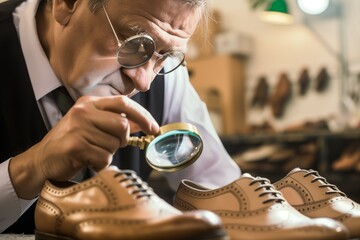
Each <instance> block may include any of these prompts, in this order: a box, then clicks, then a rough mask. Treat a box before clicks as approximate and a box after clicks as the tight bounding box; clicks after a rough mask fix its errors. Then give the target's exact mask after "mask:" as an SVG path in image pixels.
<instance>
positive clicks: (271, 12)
mask: <svg viewBox="0 0 360 240" xmlns="http://www.w3.org/2000/svg"><path fill="white" fill-rule="evenodd" d="M260 19H261V20H263V21H265V22H270V23H275V24H283V25H289V24H292V23H293V22H294V17H293V16H292V15H291V14H290V13H289V9H288V5H287V3H286V1H285V0H272V1H270V2H269V4H268V6H267V7H266V9H265V10H264V11H263V12H261V13H260Z"/></svg>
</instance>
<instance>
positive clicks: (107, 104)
mask: <svg viewBox="0 0 360 240" xmlns="http://www.w3.org/2000/svg"><path fill="white" fill-rule="evenodd" d="M94 105H95V107H96V108H98V109H100V110H105V111H111V112H115V113H119V114H125V115H126V118H128V119H129V120H131V121H133V122H134V123H136V124H137V125H138V127H139V128H140V129H141V130H142V131H143V132H145V133H147V134H157V133H158V132H159V125H158V124H157V122H156V121H155V119H154V118H153V116H152V115H151V114H150V113H149V112H148V111H147V110H146V109H145V108H144V107H142V106H141V105H140V104H138V103H137V102H135V101H133V100H132V99H130V98H128V97H126V96H112V97H102V98H96V100H94Z"/></svg>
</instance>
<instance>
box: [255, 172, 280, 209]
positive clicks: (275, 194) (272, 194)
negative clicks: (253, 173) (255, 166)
mask: <svg viewBox="0 0 360 240" xmlns="http://www.w3.org/2000/svg"><path fill="white" fill-rule="evenodd" d="M256 183H257V184H259V186H258V187H257V188H255V190H254V191H255V192H257V191H259V190H260V189H262V190H263V192H261V193H260V194H259V197H263V196H268V198H267V199H266V200H264V201H263V204H266V203H269V202H277V203H282V202H285V199H284V198H283V196H282V194H281V192H279V191H278V190H276V189H275V187H274V186H273V185H272V184H271V183H270V180H269V179H267V178H261V177H256V178H255V179H254V180H252V181H251V182H250V184H249V186H251V185H254V184H256Z"/></svg>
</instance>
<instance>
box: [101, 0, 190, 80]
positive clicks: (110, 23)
mask: <svg viewBox="0 0 360 240" xmlns="http://www.w3.org/2000/svg"><path fill="white" fill-rule="evenodd" d="M102 7H103V10H104V12H105V16H106V18H107V20H108V23H109V25H110V27H111V30H112V32H113V34H114V36H115V39H116V42H117V45H118V49H117V54H116V55H117V59H118V63H119V64H120V66H121V67H123V68H127V69H133V68H138V67H141V66H143V65H145V64H146V63H148V62H149V60H150V59H151V58H152V57H153V56H154V55H155V57H157V59H156V61H155V65H154V67H153V72H154V73H155V74H157V75H165V74H168V73H171V72H173V71H175V70H176V69H178V68H179V67H180V66H183V67H185V66H186V61H185V53H183V52H181V51H177V50H176V51H170V52H166V53H165V54H161V53H158V52H157V51H155V50H154V52H153V53H152V54H151V57H149V58H148V59H147V60H146V61H145V62H143V63H140V64H137V65H135V66H124V65H122V64H121V63H120V62H119V50H120V49H121V48H122V47H123V46H125V44H126V43H127V42H129V41H131V40H133V39H135V38H139V37H144V38H147V39H148V40H150V41H152V42H153V44H154V49H156V43H155V41H154V39H153V38H152V37H151V36H149V35H148V34H145V33H141V34H136V35H134V36H131V37H128V38H126V39H125V40H120V39H119V37H118V35H117V33H116V31H115V28H114V26H113V24H112V22H111V20H110V17H109V14H108V13H107V11H106V8H105V4H102ZM172 53H180V54H181V55H182V56H183V57H182V60H181V61H180V63H179V64H178V65H177V66H176V67H174V68H173V69H172V70H171V71H168V72H161V69H162V68H163V66H162V68H161V69H160V71H159V72H156V71H155V67H156V63H157V62H158V61H159V60H160V59H162V58H166V57H167V55H169V54H172Z"/></svg>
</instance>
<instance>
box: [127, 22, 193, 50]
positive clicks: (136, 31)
mask: <svg viewBox="0 0 360 240" xmlns="http://www.w3.org/2000/svg"><path fill="white" fill-rule="evenodd" d="M128 29H129V30H130V31H128V32H129V34H130V32H131V34H135V35H140V34H146V35H149V36H150V37H151V38H152V39H153V40H154V42H155V44H156V45H159V44H158V42H159V38H158V37H157V36H154V35H153V34H150V33H148V32H147V31H146V30H144V28H143V27H141V26H139V25H133V24H129V25H128ZM128 37H130V36H128ZM162 45H164V46H166V48H165V51H161V52H163V53H165V52H172V51H181V52H183V53H185V52H186V49H187V48H186V46H183V47H174V46H172V45H170V44H162Z"/></svg>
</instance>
